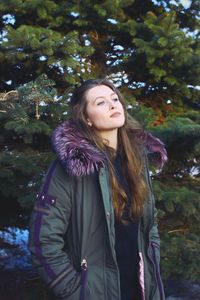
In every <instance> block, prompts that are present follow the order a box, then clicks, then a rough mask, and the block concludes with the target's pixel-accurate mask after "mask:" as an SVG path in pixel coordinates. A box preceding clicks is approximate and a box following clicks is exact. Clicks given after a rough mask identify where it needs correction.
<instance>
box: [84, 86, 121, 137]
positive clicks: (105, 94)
mask: <svg viewBox="0 0 200 300" xmlns="http://www.w3.org/2000/svg"><path fill="white" fill-rule="evenodd" d="M86 102H87V106H86V114H87V121H88V125H89V126H93V127H94V129H95V130H97V131H99V133H100V134H101V132H105V131H113V130H114V131H117V130H118V128H120V127H122V126H123V125H124V122H125V116H124V108H123V106H122V103H121V102H120V100H119V97H118V96H117V94H116V93H115V92H114V91H113V90H112V89H111V88H109V87H108V86H106V85H99V86H95V87H93V88H91V89H89V90H88V91H87V93H86Z"/></svg>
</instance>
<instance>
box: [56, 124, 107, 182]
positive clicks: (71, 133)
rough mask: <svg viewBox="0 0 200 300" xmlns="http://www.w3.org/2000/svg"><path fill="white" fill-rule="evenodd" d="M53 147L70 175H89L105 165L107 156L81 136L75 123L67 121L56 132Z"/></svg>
mask: <svg viewBox="0 0 200 300" xmlns="http://www.w3.org/2000/svg"><path fill="white" fill-rule="evenodd" d="M52 145H53V149H54V151H55V153H56V155H57V157H58V159H59V161H60V162H61V164H62V166H63V167H64V169H65V171H66V172H67V174H69V175H72V176H83V175H89V174H90V173H94V171H95V170H97V171H98V170H99V169H100V168H101V167H102V166H103V165H104V164H105V160H106V159H105V155H104V154H103V153H102V152H101V151H100V150H99V149H97V148H96V147H95V146H93V145H92V144H91V143H89V142H88V141H87V140H86V139H85V138H84V137H83V136H82V135H81V133H80V132H79V130H78V129H77V127H76V125H75V124H74V123H73V122H68V121H66V122H64V123H62V124H61V125H59V126H58V127H57V128H56V129H55V130H54V132H53V135H52Z"/></svg>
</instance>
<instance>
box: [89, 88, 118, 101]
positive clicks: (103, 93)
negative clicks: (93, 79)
mask: <svg viewBox="0 0 200 300" xmlns="http://www.w3.org/2000/svg"><path fill="white" fill-rule="evenodd" d="M112 95H116V92H115V91H113V90H112V89H111V88H110V87H109V86H106V85H98V86H94V87H92V88H91V89H89V90H88V91H87V92H86V99H87V100H95V99H96V98H101V97H111V96H112Z"/></svg>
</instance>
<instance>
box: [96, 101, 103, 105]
mask: <svg viewBox="0 0 200 300" xmlns="http://www.w3.org/2000/svg"><path fill="white" fill-rule="evenodd" d="M104 103H105V101H100V102H98V103H97V105H102V104H104Z"/></svg>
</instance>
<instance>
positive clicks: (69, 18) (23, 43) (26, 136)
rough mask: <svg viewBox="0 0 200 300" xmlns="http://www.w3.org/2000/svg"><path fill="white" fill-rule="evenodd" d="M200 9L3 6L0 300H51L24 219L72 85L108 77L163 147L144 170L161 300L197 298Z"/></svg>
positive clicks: (0, 0)
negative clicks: (151, 194)
mask: <svg viewBox="0 0 200 300" xmlns="http://www.w3.org/2000/svg"><path fill="white" fill-rule="evenodd" d="M199 23H200V2H199V1H198V0H197V1H189V0H185V1H184V0H182V1H181V0H180V1H178V0H177V1H175V0H173V1H156V0H154V1H153V0H152V1H146V0H101V1H99V0H96V1H92V0H84V1H81V0H71V1H64V0H43V1H40V0H31V1H30V0H0V67H1V73H0V151H1V152H0V300H34V299H35V300H46V299H49V296H48V293H47V290H46V288H45V286H44V285H43V283H42V282H41V280H40V278H39V277H38V275H37V273H36V271H35V270H34V269H33V267H32V265H31V260H30V253H29V251H28V249H27V239H28V222H29V216H30V212H31V209H32V206H33V203H34V200H35V194H36V192H37V191H38V189H39V186H40V183H41V180H42V178H43V176H44V174H45V172H46V170H47V167H48V165H49V163H50V162H51V161H52V159H53V158H54V154H53V153H52V152H51V148H50V136H51V132H52V130H53V129H54V128H55V127H56V126H57V125H58V124H59V123H61V122H62V121H64V120H66V119H67V117H68V101H69V98H70V95H71V93H72V92H73V90H74V88H75V87H76V86H77V85H79V84H80V83H81V82H82V81H83V80H86V79H89V78H102V77H105V76H106V77H108V78H109V79H111V80H112V81H113V82H114V83H115V85H116V86H117V87H119V89H120V91H121V93H122V94H123V95H124V97H125V99H126V101H127V109H128V111H129V113H130V114H131V115H133V116H134V117H135V118H136V119H137V120H138V121H139V122H141V124H142V125H143V127H144V128H145V129H146V130H148V131H150V132H151V133H153V134H154V135H156V136H157V137H159V138H161V139H162V141H163V142H164V143H165V145H166V148H167V151H168V156H169V160H168V162H167V164H166V165H165V167H164V169H163V170H162V172H160V170H157V169H155V168H154V169H153V168H152V170H151V174H152V179H153V186H154V191H155V196H156V206H157V208H158V212H159V214H158V221H159V228H160V236H161V270H162V277H163V279H164V283H165V290H166V296H167V299H169V300H170V299H171V300H172V299H193V300H194V299H200V256H199V253H200V235H199V232H200V216H199V211H200V193H199V190H200V99H199V94H200V83H199V78H200V46H199Z"/></svg>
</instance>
